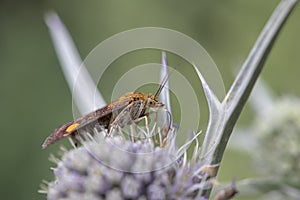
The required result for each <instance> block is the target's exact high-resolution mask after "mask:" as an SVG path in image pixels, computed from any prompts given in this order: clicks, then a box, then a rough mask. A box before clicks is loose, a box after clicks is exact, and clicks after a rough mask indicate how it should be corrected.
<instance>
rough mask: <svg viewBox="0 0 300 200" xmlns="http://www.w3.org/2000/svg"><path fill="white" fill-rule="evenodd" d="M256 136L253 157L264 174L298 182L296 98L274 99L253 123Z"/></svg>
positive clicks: (299, 130) (298, 110) (299, 138)
mask: <svg viewBox="0 0 300 200" xmlns="http://www.w3.org/2000/svg"><path fill="white" fill-rule="evenodd" d="M254 127H255V129H256V131H255V132H256V133H257V134H258V137H259V138H260V140H258V141H259V143H260V145H259V148H258V149H257V150H258V152H257V154H256V155H257V156H259V157H260V159H259V163H258V164H259V166H261V167H260V169H261V171H262V172H263V173H264V174H269V175H272V174H273V175H274V176H276V177H279V178H280V179H281V180H288V181H289V182H291V183H294V184H298V186H299V176H295V174H300V159H299V158H300V99H299V98H295V97H284V98H281V99H278V100H277V101H276V102H275V103H274V105H273V106H271V107H270V109H268V110H266V112H264V113H263V114H262V115H261V116H259V117H258V118H257V120H256V123H255V124H254Z"/></svg>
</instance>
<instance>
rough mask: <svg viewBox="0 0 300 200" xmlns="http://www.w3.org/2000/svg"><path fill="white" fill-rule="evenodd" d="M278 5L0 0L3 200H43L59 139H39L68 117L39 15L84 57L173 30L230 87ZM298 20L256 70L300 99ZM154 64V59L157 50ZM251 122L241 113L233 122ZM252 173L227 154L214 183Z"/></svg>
mask: <svg viewBox="0 0 300 200" xmlns="http://www.w3.org/2000/svg"><path fill="white" fill-rule="evenodd" d="M278 2H279V1H261V0H251V1H240V0H228V1H221V0H220V1H208V0H206V1H203V0H201V1H199V0H198V1H188V2H187V1H180V0H172V1H171V0H169V1H143V0H131V1H123V0H119V1H79V0H64V1H58V0H52V1H45V0H44V1H38V0H27V1H18V0H12V1H8V0H7V1H5V0H4V1H3V0H0V92H1V98H0V102H1V103H0V111H1V114H0V122H1V127H2V130H1V151H0V155H1V164H0V167H1V170H0V177H1V178H0V184H1V185H0V191H1V195H2V196H1V199H45V196H44V195H41V194H38V193H37V190H38V189H39V184H40V183H41V181H42V180H43V179H46V180H52V176H51V171H50V167H51V166H53V163H50V162H49V161H48V157H49V154H51V153H54V154H55V153H57V151H58V149H59V146H60V144H62V143H64V142H62V143H60V144H58V145H54V146H51V147H49V148H48V149H46V150H42V149H41V144H42V142H43V140H44V139H45V137H47V136H48V135H49V134H50V133H51V132H52V131H53V130H54V129H55V128H56V127H57V126H58V125H59V124H61V123H63V122H66V121H68V120H70V119H72V104H71V94H70V91H69V89H68V86H67V84H66V82H65V80H64V77H63V74H62V72H61V69H60V65H59V62H58V60H57V57H56V54H55V51H54V48H53V45H52V43H51V39H50V36H49V33H48V30H47V27H46V25H45V23H44V19H43V17H44V14H45V12H46V11H48V10H54V11H56V12H57V13H58V15H59V16H60V17H61V19H62V20H63V22H64V23H65V25H66V26H67V28H68V29H69V31H70V33H71V35H72V37H73V39H74V41H75V43H76V45H77V47H78V49H79V52H80V54H81V56H82V58H85V56H87V54H88V53H89V52H90V51H91V50H92V49H93V48H94V47H95V46H96V45H97V44H98V43H100V42H101V41H103V40H105V39H106V38H108V37H110V36H112V35H114V34H116V33H119V32H121V31H125V30H128V29H132V28H137V27H145V26H154V27H165V28H170V29H174V30H177V31H180V32H182V33H184V34H187V35H189V36H190V37H192V38H193V39H195V40H197V41H198V42H199V43H200V44H202V45H203V46H204V47H205V48H206V50H207V51H208V52H209V54H210V55H211V56H212V58H213V59H214V61H215V62H216V64H217V66H218V67H219V70H220V72H221V74H222V76H223V80H224V82H225V86H226V89H228V88H229V86H230V84H231V83H232V81H233V78H234V76H233V71H236V70H237V69H238V67H239V66H240V65H241V64H242V62H243V60H244V59H245V58H246V56H247V54H248V52H249V50H250V49H251V47H252V45H253V44H254V42H255V40H256V38H257V36H258V35H259V33H260V31H261V29H262V27H263V25H264V23H265V22H266V21H267V19H268V18H269V16H270V14H271V13H272V11H273V9H274V8H275V7H276V5H277V3H278ZM299 18H300V8H299V7H298V8H297V7H296V9H295V11H294V12H293V14H292V16H291V17H290V19H289V20H288V22H287V24H286V25H285V27H284V29H283V31H282V32H281V34H280V35H279V37H278V40H277V42H276V44H275V46H274V48H273V50H272V52H271V55H270V56H269V58H268V60H267V62H266V67H265V69H264V71H263V73H262V77H263V78H264V80H265V81H266V82H267V83H268V84H269V85H270V86H271V87H272V88H273V89H274V91H275V92H276V93H277V94H278V95H281V94H285V93H289V94H294V95H298V96H299V95H300V89H299V75H300V67H299V64H300V56H299V52H300V40H299V37H298V36H299V35H300V26H299ZM154 57H155V56H154ZM146 61H149V60H147V59H146ZM154 61H156V62H159V56H157V60H152V62H154ZM118 64H121V63H118ZM109 76H112V77H109ZM113 81H115V79H114V78H113V75H112V73H107V78H106V80H105V84H107V85H108V87H106V86H105V85H104V86H103V85H102V86H100V89H101V91H103V93H104V94H103V95H104V97H105V98H106V99H109V98H110V95H111V94H110V91H109V89H110V88H111V86H110V85H112V84H113ZM100 85H101V84H100ZM107 88H108V89H107ZM249 119H250V120H251V113H250V112H249V111H247V109H246V110H244V112H243V114H242V116H241V118H240V120H239V124H247V122H248V121H249ZM253 151H255V150H253ZM252 176H256V174H255V171H254V170H253V169H251V159H250V157H249V155H246V154H243V153H241V152H235V151H230V150H229V151H226V153H225V157H224V160H223V163H222V167H221V171H220V175H219V177H218V179H219V181H221V182H225V181H230V180H232V178H233V177H236V178H237V179H238V180H240V179H243V178H246V177H252ZM237 199H245V198H237Z"/></svg>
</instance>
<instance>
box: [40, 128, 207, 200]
mask: <svg viewBox="0 0 300 200" xmlns="http://www.w3.org/2000/svg"><path fill="white" fill-rule="evenodd" d="M173 140H174V137H170V138H168V142H167V145H165V146H164V147H162V146H160V145H158V146H157V145H155V142H154V140H152V139H143V140H138V141H136V142H132V141H130V140H127V139H124V137H120V136H115V137H105V136H103V133H101V132H96V133H94V137H92V139H89V140H86V141H82V143H83V145H82V146H81V147H79V148H75V149H72V150H69V151H65V152H64V153H63V156H62V158H61V160H57V162H56V163H57V166H56V167H55V168H54V170H53V171H54V175H55V180H54V181H52V182H50V183H48V186H47V188H44V192H46V193H47V198H48V199H49V200H58V199H63V200H67V199H72V200H74V199H81V200H84V199H88V200H94V199H95V200H96V199H207V198H205V197H201V196H200V197H197V195H198V193H199V192H201V191H203V190H205V189H208V188H209V187H211V186H212V182H211V179H210V178H211V177H212V176H211V175H212V174H211V171H209V170H200V167H201V166H200V165H199V163H197V162H196V160H197V159H192V160H190V161H187V159H186V155H185V154H183V157H181V158H179V155H178V154H179V153H178V151H176V150H175V148H174V146H173V144H172V141H173ZM194 154H195V155H194V158H195V156H196V155H198V153H197V151H195V153H194ZM202 169H205V168H203V167H202ZM206 169H207V168H206Z"/></svg>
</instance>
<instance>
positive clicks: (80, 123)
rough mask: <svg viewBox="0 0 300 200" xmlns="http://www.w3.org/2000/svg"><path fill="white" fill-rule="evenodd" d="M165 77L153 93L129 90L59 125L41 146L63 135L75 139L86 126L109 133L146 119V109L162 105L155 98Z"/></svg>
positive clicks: (161, 106)
mask: <svg viewBox="0 0 300 200" xmlns="http://www.w3.org/2000/svg"><path fill="white" fill-rule="evenodd" d="M167 79H168V77H167V76H166V77H165V78H164V79H163V81H162V84H160V86H159V88H158V90H157V92H156V93H155V95H152V94H145V93H141V92H129V93H126V94H125V95H123V96H121V97H120V98H119V99H117V100H116V101H114V102H112V103H110V104H108V105H106V106H104V107H103V108H100V109H98V110H96V111H94V112H91V113H89V114H87V115H84V116H82V117H80V118H78V119H75V120H73V121H70V122H68V123H65V124H63V125H61V126H60V127H58V128H57V129H56V130H55V131H54V132H53V133H52V134H51V135H50V136H49V137H47V138H46V140H45V141H44V143H43V145H42V148H43V149H45V148H47V147H48V146H49V145H51V144H53V143H55V142H57V141H58V140H60V139H62V138H65V137H71V138H72V139H73V140H75V141H76V135H77V134H78V131H79V130H80V129H84V128H86V127H95V126H96V125H100V126H101V127H103V128H104V129H107V133H108V134H110V132H111V130H112V129H113V128H115V127H124V126H125V125H127V124H130V123H131V122H133V121H135V120H138V119H141V118H144V119H145V120H147V116H148V115H149V112H148V113H146V110H147V109H159V108H163V107H164V104H163V103H161V102H159V101H158V100H157V98H158V96H159V95H160V93H161V91H162V89H163V87H164V85H165V84H166V82H167ZM167 113H168V115H169V117H170V113H169V112H168V111H167ZM169 128H170V125H169ZM169 128H168V129H169Z"/></svg>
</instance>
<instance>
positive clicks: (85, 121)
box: [42, 93, 130, 148]
mask: <svg viewBox="0 0 300 200" xmlns="http://www.w3.org/2000/svg"><path fill="white" fill-rule="evenodd" d="M129 102H130V93H128V94H126V95H124V96H122V97H120V98H119V99H118V100H116V101H114V102H112V103H111V104H108V105H107V106H105V107H103V108H100V109H98V110H96V111H94V112H92V113H89V114H87V115H84V116H82V117H80V118H78V119H75V120H73V121H70V122H68V123H66V124H63V125H61V126H60V127H58V128H57V129H56V130H55V131H54V132H53V133H52V134H51V135H50V136H49V137H47V138H46V140H45V142H44V143H43V145H42V147H43V148H46V147H48V146H49V145H50V144H53V143H55V142H56V141H58V140H60V139H62V138H63V137H67V136H70V135H71V134H73V133H75V132H76V131H77V130H79V129H81V128H83V127H85V126H88V125H91V124H92V123H96V122H97V121H98V122H99V124H100V125H102V126H104V127H105V128H107V127H108V126H109V123H110V120H111V119H110V118H111V116H112V115H113V113H114V112H116V113H119V112H121V111H122V109H124V108H125V107H126V106H127V105H128V104H129ZM109 115H110V116H109Z"/></svg>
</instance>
